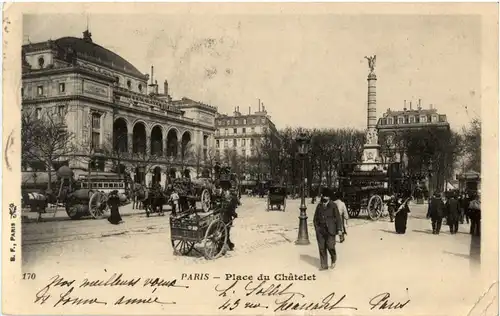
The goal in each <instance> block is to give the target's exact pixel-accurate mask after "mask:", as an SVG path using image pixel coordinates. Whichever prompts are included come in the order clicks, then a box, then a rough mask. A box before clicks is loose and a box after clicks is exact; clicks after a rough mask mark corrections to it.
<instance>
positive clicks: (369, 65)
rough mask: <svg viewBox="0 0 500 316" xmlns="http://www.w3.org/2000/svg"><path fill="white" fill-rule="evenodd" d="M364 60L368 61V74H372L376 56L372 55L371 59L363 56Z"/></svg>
mask: <svg viewBox="0 0 500 316" xmlns="http://www.w3.org/2000/svg"><path fill="white" fill-rule="evenodd" d="M365 58H366V60H368V67H369V68H370V73H373V71H374V70H375V62H376V61H377V55H373V56H371V57H367V56H365Z"/></svg>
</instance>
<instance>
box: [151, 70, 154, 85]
mask: <svg viewBox="0 0 500 316" xmlns="http://www.w3.org/2000/svg"><path fill="white" fill-rule="evenodd" d="M153 76H154V66H151V84H153Z"/></svg>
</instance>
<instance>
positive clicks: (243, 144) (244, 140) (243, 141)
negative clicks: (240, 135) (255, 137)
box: [241, 139, 247, 147]
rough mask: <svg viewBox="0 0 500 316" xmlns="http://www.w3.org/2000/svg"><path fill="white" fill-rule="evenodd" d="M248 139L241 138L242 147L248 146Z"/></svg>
mask: <svg viewBox="0 0 500 316" xmlns="http://www.w3.org/2000/svg"><path fill="white" fill-rule="evenodd" d="M246 143H247V142H246V139H242V140H241V147H245V146H246Z"/></svg>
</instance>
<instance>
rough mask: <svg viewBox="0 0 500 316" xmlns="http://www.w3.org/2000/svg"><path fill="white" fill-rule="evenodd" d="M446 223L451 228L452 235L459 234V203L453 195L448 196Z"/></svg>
mask: <svg viewBox="0 0 500 316" xmlns="http://www.w3.org/2000/svg"><path fill="white" fill-rule="evenodd" d="M445 213H446V223H447V224H448V226H450V234H452V235H454V234H456V233H457V232H458V221H459V218H460V209H459V203H458V201H457V200H456V199H455V197H454V195H453V194H451V193H450V194H449V195H448V199H447V203H446V204H445Z"/></svg>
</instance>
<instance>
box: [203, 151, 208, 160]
mask: <svg viewBox="0 0 500 316" xmlns="http://www.w3.org/2000/svg"><path fill="white" fill-rule="evenodd" d="M207 153H208V151H207V149H206V148H203V160H207V156H208V154H207Z"/></svg>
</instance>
